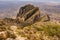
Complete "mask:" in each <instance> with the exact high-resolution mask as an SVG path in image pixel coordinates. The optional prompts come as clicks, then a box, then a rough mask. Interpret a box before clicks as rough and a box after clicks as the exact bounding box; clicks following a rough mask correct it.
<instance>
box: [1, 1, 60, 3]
mask: <svg viewBox="0 0 60 40" xmlns="http://www.w3.org/2000/svg"><path fill="white" fill-rule="evenodd" d="M0 1H33V2H59V3H60V0H0Z"/></svg>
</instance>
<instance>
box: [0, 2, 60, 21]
mask: <svg viewBox="0 0 60 40" xmlns="http://www.w3.org/2000/svg"><path fill="white" fill-rule="evenodd" d="M26 4H32V5H35V6H38V7H39V8H40V11H41V14H43V13H47V14H49V15H50V17H51V19H56V20H60V5H59V4H60V3H44V2H22V1H20V2H18V1H17V2H16V1H0V18H5V17H12V18H15V17H16V14H17V13H18V10H19V9H20V7H21V6H23V5H26Z"/></svg>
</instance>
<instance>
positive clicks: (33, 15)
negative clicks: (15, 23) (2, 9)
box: [16, 4, 40, 25]
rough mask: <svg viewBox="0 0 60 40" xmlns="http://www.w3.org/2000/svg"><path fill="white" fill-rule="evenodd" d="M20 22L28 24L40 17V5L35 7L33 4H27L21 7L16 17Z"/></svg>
mask: <svg viewBox="0 0 60 40" xmlns="http://www.w3.org/2000/svg"><path fill="white" fill-rule="evenodd" d="M16 18H17V19H18V20H19V21H20V22H23V23H25V25H26V24H32V23H34V22H35V21H36V20H37V19H38V18H40V11H39V8H38V7H34V6H33V5H30V4H28V5H26V6H24V7H21V8H20V10H19V13H18V14H17V17H16Z"/></svg>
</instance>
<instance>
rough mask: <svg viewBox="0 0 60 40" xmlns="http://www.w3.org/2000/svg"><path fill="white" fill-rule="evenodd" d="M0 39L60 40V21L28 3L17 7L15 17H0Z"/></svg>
mask: <svg viewBox="0 0 60 40" xmlns="http://www.w3.org/2000/svg"><path fill="white" fill-rule="evenodd" d="M0 40H60V23H59V21H56V20H51V19H50V16H49V15H48V14H45V13H44V14H43V15H41V10H40V9H39V7H36V6H34V5H31V4H28V5H25V6H22V7H20V8H19V12H18V14H17V15H16V18H15V19H13V18H8V17H7V18H3V19H0Z"/></svg>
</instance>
